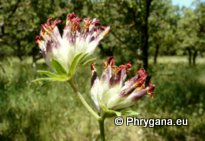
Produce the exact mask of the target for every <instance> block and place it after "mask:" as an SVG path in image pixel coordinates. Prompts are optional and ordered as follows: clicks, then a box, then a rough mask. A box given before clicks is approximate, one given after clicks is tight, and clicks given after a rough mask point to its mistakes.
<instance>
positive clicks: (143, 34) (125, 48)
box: [91, 0, 151, 69]
mask: <svg viewBox="0 0 205 141" xmlns="http://www.w3.org/2000/svg"><path fill="white" fill-rule="evenodd" d="M93 4H94V6H93V7H92V11H91V15H94V17H98V18H99V19H101V20H102V21H103V23H110V26H111V34H110V35H109V39H108V42H106V43H107V44H101V46H100V49H101V52H102V53H103V54H106V55H113V54H115V56H117V57H116V58H118V60H119V62H125V61H128V60H129V61H131V62H135V61H136V58H138V59H141V60H142V61H143V66H144V68H145V69H147V67H148V49H149V48H148V47H149V46H148V38H149V36H148V17H149V13H150V10H149V9H150V6H151V0H137V1H135V0H105V1H103V2H99V1H94V2H93Z"/></svg>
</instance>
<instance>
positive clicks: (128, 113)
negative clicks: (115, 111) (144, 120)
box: [122, 110, 140, 116]
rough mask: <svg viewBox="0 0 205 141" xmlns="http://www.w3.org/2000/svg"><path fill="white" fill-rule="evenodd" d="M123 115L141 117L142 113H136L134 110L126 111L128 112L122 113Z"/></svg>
mask: <svg viewBox="0 0 205 141" xmlns="http://www.w3.org/2000/svg"><path fill="white" fill-rule="evenodd" d="M122 115H125V116H138V115H140V113H138V112H135V111H133V110H126V111H122Z"/></svg>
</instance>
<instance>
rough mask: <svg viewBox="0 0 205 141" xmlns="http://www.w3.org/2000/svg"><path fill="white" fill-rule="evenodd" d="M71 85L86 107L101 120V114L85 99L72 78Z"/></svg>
mask: <svg viewBox="0 0 205 141" xmlns="http://www.w3.org/2000/svg"><path fill="white" fill-rule="evenodd" d="M69 84H70V86H71V87H72V89H73V91H74V92H75V93H76V94H77V96H78V97H79V98H80V100H81V102H82V103H83V105H84V106H85V108H86V109H87V110H88V111H89V112H90V113H91V114H92V115H93V116H94V117H95V118H96V119H97V120H100V119H101V118H100V116H99V115H98V114H97V113H96V112H95V111H94V110H93V109H92V108H91V107H90V106H89V105H88V103H87V102H86V101H85V99H84V98H83V96H82V95H81V93H80V92H79V91H78V90H77V88H76V86H75V84H74V82H73V81H72V80H70V81H69Z"/></svg>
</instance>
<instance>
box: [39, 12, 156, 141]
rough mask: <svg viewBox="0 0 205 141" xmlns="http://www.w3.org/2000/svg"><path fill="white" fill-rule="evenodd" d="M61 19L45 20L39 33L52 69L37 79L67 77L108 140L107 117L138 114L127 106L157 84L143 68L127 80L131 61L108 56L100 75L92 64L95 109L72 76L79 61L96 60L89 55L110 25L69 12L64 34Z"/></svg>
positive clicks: (54, 79)
mask: <svg viewBox="0 0 205 141" xmlns="http://www.w3.org/2000/svg"><path fill="white" fill-rule="evenodd" d="M60 22H61V21H60V20H54V21H53V20H52V19H51V18H50V19H48V20H47V22H46V23H45V24H42V27H41V31H40V36H37V37H36V42H37V43H38V45H39V47H40V49H41V52H42V54H43V56H44V58H45V60H46V63H47V64H48V65H49V66H50V67H51V68H52V70H53V71H52V72H50V71H45V70H41V71H38V72H39V73H41V74H44V75H46V76H47V77H45V78H39V79H37V80H50V81H68V82H69V84H70V86H71V87H72V89H73V91H74V92H75V93H76V94H77V96H78V97H79V99H80V100H81V102H82V104H83V105H84V106H85V107H86V108H87V110H88V111H89V112H90V113H91V114H92V115H93V116H94V117H95V118H96V120H98V122H99V126H100V135H101V140H102V141H105V134H104V120H105V119H106V118H107V117H113V116H121V115H131V114H132V115H134V114H136V112H134V111H130V110H127V111H126V110H124V109H126V108H127V107H130V106H132V105H134V104H135V103H136V101H137V100H139V99H140V98H141V97H143V96H144V95H146V94H149V95H153V93H154V88H155V86H154V85H153V84H152V83H151V82H150V81H149V77H148V74H147V73H146V71H145V70H144V69H140V70H138V71H137V73H136V75H135V76H134V77H132V78H130V79H129V80H127V81H125V79H126V76H127V74H128V73H129V70H130V69H131V67H132V65H131V64H130V63H127V64H125V65H120V66H116V65H115V60H114V58H113V57H109V58H108V60H107V61H106V62H104V67H105V69H104V71H103V73H102V75H101V77H100V79H99V78H98V76H97V72H96V69H95V67H94V64H91V71H92V78H91V90H90V96H91V98H92V100H93V102H94V105H95V106H96V110H93V109H92V108H91V106H90V104H88V103H87V102H86V101H85V99H84V98H83V96H82V95H81V93H80V92H79V91H78V88H77V86H76V84H75V82H74V81H73V79H72V78H73V76H74V75H75V73H76V71H77V68H78V67H79V66H80V65H85V64H88V63H89V62H91V61H93V58H90V56H91V55H92V54H93V52H94V50H95V48H96V47H97V45H98V43H99V42H100V40H102V39H103V37H104V36H105V35H106V34H107V33H108V32H109V30H110V27H109V26H108V27H104V26H101V25H100V22H99V21H98V20H97V19H90V18H85V19H80V18H78V17H77V15H75V14H74V13H72V14H68V15H67V19H66V25H65V27H64V29H63V34H62V35H61V34H60V32H59V30H58V27H57V25H58V24H59V23H60ZM78 77H80V76H78Z"/></svg>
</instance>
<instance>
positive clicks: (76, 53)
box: [36, 13, 110, 75]
mask: <svg viewBox="0 0 205 141" xmlns="http://www.w3.org/2000/svg"><path fill="white" fill-rule="evenodd" d="M59 23H61V21H60V20H52V19H51V18H49V19H48V20H47V22H46V23H45V24H42V26H41V31H40V35H39V36H36V42H37V43H38V45H39V47H40V49H41V52H42V53H43V55H44V58H45V60H46V62H47V63H48V64H51V65H52V63H51V62H52V61H53V60H55V62H56V61H57V62H58V64H60V65H61V66H62V68H63V69H64V71H65V72H66V73H67V74H69V75H72V74H73V72H70V70H71V67H77V66H78V64H80V63H82V62H85V61H86V58H87V57H88V56H90V55H91V54H92V53H93V52H94V50H95V48H96V47H97V45H98V43H99V41H100V40H102V39H103V37H104V36H105V35H106V34H107V33H108V32H109V30H110V27H102V26H100V22H99V21H98V20H97V19H89V18H85V19H80V18H79V17H77V15H76V14H74V13H71V14H68V15H67V19H66V25H65V27H64V29H63V34H62V35H61V34H60V33H59V30H58V27H57V25H58V24H59ZM55 64H56V63H55ZM52 67H54V69H56V68H55V65H54V66H52ZM72 70H75V68H74V69H72Z"/></svg>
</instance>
